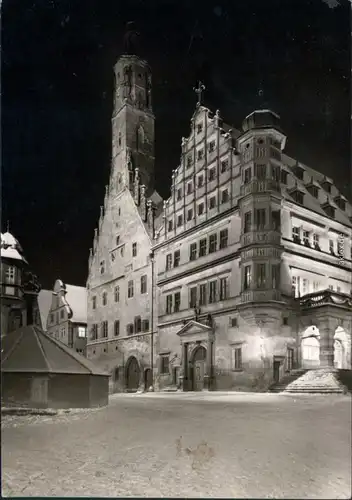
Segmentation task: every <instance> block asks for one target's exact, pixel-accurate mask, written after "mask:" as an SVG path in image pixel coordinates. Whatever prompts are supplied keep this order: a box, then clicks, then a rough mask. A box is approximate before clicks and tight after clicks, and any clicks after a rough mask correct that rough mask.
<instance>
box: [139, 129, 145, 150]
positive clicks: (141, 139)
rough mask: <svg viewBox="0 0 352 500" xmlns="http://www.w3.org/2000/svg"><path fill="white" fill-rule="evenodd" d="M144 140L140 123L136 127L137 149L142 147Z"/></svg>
mask: <svg viewBox="0 0 352 500" xmlns="http://www.w3.org/2000/svg"><path fill="white" fill-rule="evenodd" d="M144 140H145V134H144V129H143V127H142V125H140V126H139V127H138V129H137V149H143V144H144Z"/></svg>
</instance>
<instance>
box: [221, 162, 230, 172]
mask: <svg viewBox="0 0 352 500" xmlns="http://www.w3.org/2000/svg"><path fill="white" fill-rule="evenodd" d="M228 168H229V160H227V159H226V160H222V162H221V173H222V174H223V173H224V172H226V170H227V169H228Z"/></svg>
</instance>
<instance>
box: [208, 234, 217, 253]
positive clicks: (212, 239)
mask: <svg viewBox="0 0 352 500" xmlns="http://www.w3.org/2000/svg"><path fill="white" fill-rule="evenodd" d="M217 242H218V235H217V234H216V233H214V234H211V235H210V236H209V253H214V252H216V250H217Z"/></svg>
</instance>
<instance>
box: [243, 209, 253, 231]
mask: <svg viewBox="0 0 352 500" xmlns="http://www.w3.org/2000/svg"><path fill="white" fill-rule="evenodd" d="M251 226H252V212H245V214H244V228H243V230H244V232H245V233H249V231H250V230H251Z"/></svg>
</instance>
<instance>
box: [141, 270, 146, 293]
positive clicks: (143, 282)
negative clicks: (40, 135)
mask: <svg viewBox="0 0 352 500" xmlns="http://www.w3.org/2000/svg"><path fill="white" fill-rule="evenodd" d="M141 293H147V275H146V274H144V275H143V276H141Z"/></svg>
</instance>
